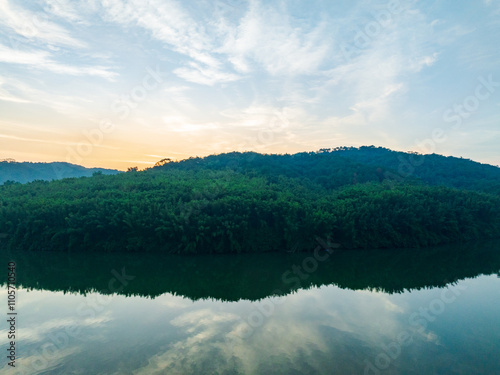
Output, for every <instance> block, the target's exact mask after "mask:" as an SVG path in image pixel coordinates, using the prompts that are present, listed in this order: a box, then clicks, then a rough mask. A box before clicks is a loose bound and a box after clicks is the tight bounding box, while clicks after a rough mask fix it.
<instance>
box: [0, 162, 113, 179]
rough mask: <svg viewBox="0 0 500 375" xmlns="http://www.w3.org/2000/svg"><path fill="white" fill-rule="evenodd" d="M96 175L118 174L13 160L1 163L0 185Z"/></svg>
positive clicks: (60, 164)
mask: <svg viewBox="0 0 500 375" xmlns="http://www.w3.org/2000/svg"><path fill="white" fill-rule="evenodd" d="M94 173H102V174H117V173H120V172H119V171H117V170H114V169H104V168H85V167H82V166H81V165H75V164H70V163H65V162H54V163H30V162H22V163H17V162H15V161H11V160H5V161H1V162H0V185H1V184H4V183H5V182H7V181H10V182H19V183H22V184H24V183H27V182H31V181H35V180H44V181H52V180H59V179H61V178H68V177H90V176H92V175H93V174H94Z"/></svg>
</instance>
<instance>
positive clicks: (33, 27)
mask: <svg viewBox="0 0 500 375" xmlns="http://www.w3.org/2000/svg"><path fill="white" fill-rule="evenodd" d="M0 20H1V21H3V22H2V24H0V26H1V25H3V27H4V28H5V27H7V28H9V29H10V30H13V31H14V32H15V33H16V34H17V35H20V36H21V37H24V38H27V39H28V40H35V41H38V42H41V43H44V44H49V45H54V46H66V47H72V48H85V47H86V46H87V45H86V43H84V42H82V41H80V40H77V39H75V38H73V37H72V36H71V35H70V33H69V32H68V30H66V29H65V28H64V27H62V26H60V25H58V24H55V23H53V22H50V21H49V20H48V15H47V13H45V12H38V13H34V12H32V11H30V10H28V9H25V8H22V7H20V6H18V5H17V4H16V5H12V3H11V2H9V1H8V0H0ZM11 42H12V44H13V45H14V44H18V43H22V42H24V41H23V40H20V39H18V38H16V37H12V36H11Z"/></svg>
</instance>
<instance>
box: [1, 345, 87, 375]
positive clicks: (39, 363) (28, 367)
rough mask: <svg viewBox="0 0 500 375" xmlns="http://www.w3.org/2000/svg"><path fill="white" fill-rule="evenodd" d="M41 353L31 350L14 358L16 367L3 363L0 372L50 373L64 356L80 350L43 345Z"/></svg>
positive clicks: (20, 373)
mask: <svg viewBox="0 0 500 375" xmlns="http://www.w3.org/2000/svg"><path fill="white" fill-rule="evenodd" d="M44 349H45V350H44V351H43V353H44V354H45V355H41V352H33V353H32V354H31V355H28V356H23V357H18V358H16V367H15V368H12V367H11V366H8V365H7V364H5V366H4V367H3V368H2V369H0V374H6V375H7V374H8V375H37V374H50V373H52V371H54V370H55V369H56V368H57V367H59V366H60V364H61V362H63V361H64V360H65V359H66V358H68V357H70V356H72V355H77V354H78V353H80V352H81V350H80V348H78V347H73V348H66V349H57V348H55V347H53V346H48V347H44Z"/></svg>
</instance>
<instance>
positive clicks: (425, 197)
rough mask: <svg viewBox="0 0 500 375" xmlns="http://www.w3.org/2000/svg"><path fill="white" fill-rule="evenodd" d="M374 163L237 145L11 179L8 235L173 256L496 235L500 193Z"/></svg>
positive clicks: (0, 191)
mask: <svg viewBox="0 0 500 375" xmlns="http://www.w3.org/2000/svg"><path fill="white" fill-rule="evenodd" d="M375 150H377V149H375ZM364 151H365V150H363V152H364ZM426 157H427V156H426ZM429 157H430V156H429ZM444 160H448V159H447V158H444ZM371 162H372V161H370V162H367V163H366V164H362V163H360V162H358V161H354V160H352V158H344V157H341V156H339V155H337V154H336V152H329V151H328V152H325V151H323V152H319V153H303V154H296V155H259V154H254V153H243V154H241V153H232V154H225V155H218V156H210V157H207V158H204V159H200V158H192V159H188V160H186V161H182V162H167V163H165V164H164V165H161V166H158V167H155V168H152V169H149V170H146V171H142V172H138V171H135V170H131V171H130V172H128V173H123V174H119V175H113V176H106V175H95V176H93V177H91V178H70V179H63V180H59V181H53V182H50V183H49V182H44V181H35V182H32V183H29V184H25V185H9V184H8V185H4V186H1V187H0V232H4V233H5V234H6V235H4V237H6V238H5V239H4V240H3V243H4V244H5V245H7V247H10V248H22V249H30V250H61V249H64V250H69V251H129V252H135V251H150V252H153V251H161V252H168V253H222V252H265V251H288V252H295V251H304V250H313V249H314V248H315V247H316V246H317V241H316V238H317V237H318V236H319V237H321V238H323V239H324V241H323V243H328V242H330V243H338V244H340V246H341V247H343V248H384V247H420V246H430V245H436V244H440V243H447V242H456V241H467V240H471V239H477V238H490V237H495V236H498V233H499V230H500V197H499V196H498V195H496V194H486V193H483V192H475V191H470V190H458V189H455V188H450V187H445V186H428V185H426V184H424V182H423V181H422V179H419V178H418V177H419V176H407V177H406V178H405V179H403V180H401V179H391V178H390V176H391V175H394V174H396V173H397V171H395V170H392V169H390V168H387V167H386V166H384V165H382V164H380V165H371ZM443 163H444V162H443ZM424 164H425V163H424ZM424 164H422V165H424ZM430 164H431V163H430ZM444 164H445V163H444ZM444 164H443V165H444ZM430 168H435V166H434V164H432V167H430ZM443 168H444V167H443ZM492 168H495V167H492ZM496 172H497V169H495V172H494V173H496ZM455 173H459V171H458V172H455ZM490 180H491V181H495V179H494V178H493V177H492V178H490V179H489V180H488V181H490ZM491 181H490V182H491ZM453 184H454V182H453V183H450V184H448V185H453ZM494 186H495V185H494V183H489V184H488V186H487V188H484V189H481V188H477V189H475V190H479V191H481V190H483V191H484V190H492V191H494Z"/></svg>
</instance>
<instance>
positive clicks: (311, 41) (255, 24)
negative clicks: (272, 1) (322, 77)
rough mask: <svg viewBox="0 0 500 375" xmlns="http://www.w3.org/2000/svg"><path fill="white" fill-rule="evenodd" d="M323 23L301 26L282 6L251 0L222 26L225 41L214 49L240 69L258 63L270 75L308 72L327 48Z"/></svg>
mask: <svg viewBox="0 0 500 375" xmlns="http://www.w3.org/2000/svg"><path fill="white" fill-rule="evenodd" d="M326 26H327V22H326V21H322V22H320V24H319V25H317V26H315V27H313V28H309V29H305V28H304V25H299V24H297V25H294V24H293V19H292V18H291V17H290V16H289V15H288V14H287V13H286V11H283V9H279V8H276V7H273V6H270V5H267V6H266V5H264V4H262V3H260V2H258V1H252V2H251V6H250V9H249V10H248V12H247V14H246V15H245V16H244V17H243V18H242V19H241V21H240V23H239V25H238V26H237V27H235V28H230V27H226V28H225V32H226V41H225V42H224V44H223V46H222V47H221V48H220V49H219V50H218V51H219V52H222V53H226V54H227V55H228V56H229V61H230V62H231V63H232V64H233V66H234V67H235V69H237V70H238V71H240V72H242V73H248V72H250V71H252V70H254V68H255V66H258V67H261V68H263V69H264V70H265V71H267V72H268V73H270V74H273V75H297V74H312V73H316V72H317V69H318V68H319V66H320V65H321V64H322V63H323V62H324V61H325V59H326V58H327V56H328V52H329V51H330V50H331V39H330V37H329V36H328V33H326V32H325V31H326V29H327V27H326Z"/></svg>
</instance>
